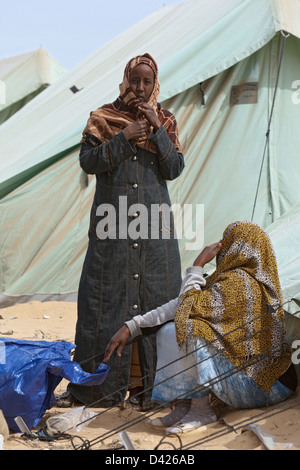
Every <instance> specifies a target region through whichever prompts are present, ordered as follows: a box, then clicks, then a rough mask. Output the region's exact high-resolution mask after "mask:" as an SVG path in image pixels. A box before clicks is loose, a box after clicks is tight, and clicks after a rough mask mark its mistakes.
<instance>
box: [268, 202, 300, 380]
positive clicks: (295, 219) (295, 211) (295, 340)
mask: <svg viewBox="0 0 300 470" xmlns="http://www.w3.org/2000/svg"><path fill="white" fill-rule="evenodd" d="M266 230H267V232H268V233H269V235H270V238H271V240H272V244H273V247H274V251H275V254H276V257H277V264H278V270H279V273H280V283H281V289H282V299H283V308H284V310H285V313H286V329H287V335H288V338H289V339H290V342H291V345H292V347H293V349H294V350H295V353H296V357H295V359H294V363H295V366H296V371H297V375H298V383H299V380H300V363H299V353H298V352H297V351H298V350H299V347H300V275H299V266H300V204H295V205H294V206H293V207H292V208H291V209H290V210H289V211H287V212H286V213H285V214H284V215H283V216H282V217H279V219H277V220H276V221H275V222H273V224H271V225H270V226H269V227H267V229H266Z"/></svg>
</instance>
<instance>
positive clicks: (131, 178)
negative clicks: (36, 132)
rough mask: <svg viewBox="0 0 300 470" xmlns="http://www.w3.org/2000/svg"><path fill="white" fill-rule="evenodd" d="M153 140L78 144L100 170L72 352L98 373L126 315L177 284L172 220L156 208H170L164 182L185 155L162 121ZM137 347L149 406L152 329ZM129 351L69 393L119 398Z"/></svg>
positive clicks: (87, 167)
mask: <svg viewBox="0 0 300 470" xmlns="http://www.w3.org/2000/svg"><path fill="white" fill-rule="evenodd" d="M150 139H151V140H152V141H153V142H155V144H156V146H157V150H158V153H157V154H153V153H150V152H149V151H145V150H143V149H141V148H137V147H135V146H134V145H133V144H132V142H130V141H127V140H126V138H125V136H124V134H123V132H122V131H121V132H120V133H119V134H117V135H116V136H114V137H113V139H112V140H111V141H110V142H108V143H102V144H101V145H98V146H96V147H95V146H92V145H91V144H90V143H84V144H82V147H81V151H80V164H81V167H82V169H83V170H84V171H85V172H86V173H88V174H95V175H96V191H95V196H94V201H93V205H92V208H91V216H90V227H89V245H88V250H87V253H86V257H85V261H84V265H83V270H82V275H81V280H80V286H79V292H78V320H77V326H76V337H75V343H76V350H75V356H74V360H75V361H77V362H79V363H82V368H83V369H84V370H86V371H88V372H94V371H95V369H96V368H97V366H98V365H99V363H100V362H101V360H102V359H103V356H101V353H104V351H105V348H106V346H107V344H108V342H109V340H110V338H111V337H112V336H113V334H114V333H116V331H117V330H118V329H119V328H120V327H122V326H123V324H124V322H125V321H126V320H129V319H131V318H132V317H133V316H135V315H138V314H143V313H145V312H147V311H149V310H152V309H153V308H156V307H157V306H159V305H163V304H164V303H166V302H168V301H169V300H171V299H173V298H175V297H177V296H178V293H179V290H180V285H181V265H180V255H179V249H178V242H177V239H176V236H175V234H174V224H173V218H172V216H171V217H169V215H170V214H168V211H166V213H162V212H159V211H157V208H158V207H160V208H161V207H162V206H161V205H162V204H167V205H168V206H170V198H169V193H168V189H167V184H166V180H172V179H174V178H177V177H178V176H179V175H180V173H181V172H182V170H183V168H184V159H183V155H182V154H181V153H177V151H176V149H175V147H174V145H173V144H172V142H171V140H170V139H169V136H168V134H167V132H166V131H165V129H164V127H163V126H161V127H160V128H159V129H158V131H156V133H152V134H151V135H150ZM151 209H152V210H154V213H153V214H155V215H153V217H151ZM157 214H158V216H159V217H157ZM138 350H139V357H140V363H141V370H142V375H143V383H144V389H145V392H144V402H143V405H144V408H145V409H146V408H147V407H148V406H150V405H149V403H150V398H151V387H152V385H153V380H154V373H155V367H156V341H155V335H150V336H143V337H142V340H141V341H138ZM131 352H132V345H131V344H128V345H127V346H126V347H125V348H124V351H123V355H122V357H121V358H119V357H118V356H117V354H116V353H114V354H113V355H112V357H111V358H110V360H109V362H108V365H109V366H110V371H109V374H108V376H107V378H106V380H105V382H104V383H103V384H102V385H100V386H97V387H84V386H75V385H70V387H69V389H70V391H71V393H72V394H73V395H74V396H75V397H76V398H77V399H79V400H80V401H81V402H83V403H85V404H87V405H90V404H94V406H99V407H108V406H112V405H115V404H117V403H120V402H122V401H123V400H124V398H125V395H126V392H127V387H128V384H129V378H130V363H131ZM95 355H98V356H97V357H96V358H94V359H90V358H93V357H94V356H95ZM87 359H90V360H89V361H88V362H87V361H86V360H87ZM82 361H83V362H82ZM98 400H100V401H99V402H98V404H97V405H96V404H95V402H96V401H98Z"/></svg>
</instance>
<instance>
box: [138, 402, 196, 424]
mask: <svg viewBox="0 0 300 470" xmlns="http://www.w3.org/2000/svg"><path fill="white" fill-rule="evenodd" d="M191 402H192V400H190V399H189V398H184V399H182V400H177V401H176V402H175V408H174V410H173V411H172V412H171V413H169V414H168V415H166V416H163V417H162V418H155V419H148V420H147V421H146V423H147V424H149V425H150V426H153V427H155V428H166V427H168V426H173V425H174V424H175V423H177V422H178V421H180V420H181V418H183V417H184V416H185V415H186V414H187V413H188V411H189V409H190V406H191Z"/></svg>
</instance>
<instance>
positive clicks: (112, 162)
mask: <svg viewBox="0 0 300 470" xmlns="http://www.w3.org/2000/svg"><path fill="white" fill-rule="evenodd" d="M135 153H136V148H135V146H134V145H133V144H132V143H131V142H129V141H128V140H127V139H126V137H125V136H124V133H123V132H122V131H121V132H119V134H117V135H115V136H114V137H113V138H112V139H111V140H110V141H109V142H105V143H102V144H101V143H99V145H96V146H95V145H92V144H91V143H90V142H89V140H87V142H85V143H83V144H82V146H81V149H80V154H79V161H80V166H81V168H82V169H83V171H84V172H85V173H88V174H91V175H95V174H98V173H103V172H106V171H108V172H109V171H111V170H113V168H115V167H116V166H118V165H119V164H120V163H121V162H122V161H123V160H125V159H126V158H129V157H131V156H132V155H134V154H135Z"/></svg>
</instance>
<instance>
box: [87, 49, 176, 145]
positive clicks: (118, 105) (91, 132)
mask: <svg viewBox="0 0 300 470" xmlns="http://www.w3.org/2000/svg"><path fill="white" fill-rule="evenodd" d="M140 64H146V65H148V66H149V67H151V69H152V70H153V73H154V86H153V90H152V93H151V96H150V97H149V99H148V104H150V105H151V106H152V107H153V108H154V109H155V111H156V114H157V116H158V118H159V120H160V122H161V123H162V124H163V126H164V128H165V129H166V131H167V133H168V135H169V137H170V140H171V141H172V142H173V144H174V145H175V148H176V150H177V152H180V153H181V145H180V142H179V137H178V128H177V123H176V119H175V117H174V115H173V114H172V113H171V112H170V111H168V110H167V109H164V108H162V107H161V105H160V104H159V103H158V101H157V100H158V96H159V91H160V84H159V80H158V68H157V64H156V62H155V60H154V59H153V57H151V55H150V54H147V53H146V54H143V55H140V56H137V57H134V58H133V59H131V60H130V61H129V62H128V64H127V65H126V67H125V70H124V76H123V81H122V83H121V84H120V85H119V90H120V94H119V97H118V98H117V99H116V100H115V101H114V102H113V103H108V104H105V105H104V106H102V107H101V108H98V109H96V110H95V111H92V112H91V113H90V117H89V119H88V122H87V124H86V127H85V129H84V131H83V137H82V140H81V141H82V142H86V141H87V138H88V137H90V136H92V137H95V138H96V140H93V138H92V139H89V141H90V142H91V143H92V144H93V145H95V146H96V145H99V141H100V142H101V143H103V142H108V141H110V140H111V139H112V138H113V136H114V135H116V134H118V133H119V132H120V131H121V130H122V129H124V128H125V127H126V126H128V125H129V124H131V123H132V122H134V121H136V119H137V113H138V105H139V104H140V101H139V99H138V98H137V97H136V96H135V94H134V93H133V91H132V90H131V87H130V82H129V80H130V74H131V72H132V70H133V69H134V68H135V67H137V66H138V65H140ZM151 131H152V128H151V127H150V128H149V131H148V136H147V137H145V138H139V139H138V140H136V141H135V142H134V144H135V145H136V146H137V147H140V148H143V149H145V150H148V151H150V152H152V153H157V148H156V145H155V144H154V143H153V142H152V141H151V140H150V139H149V138H148V137H149V135H150V133H151Z"/></svg>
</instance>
